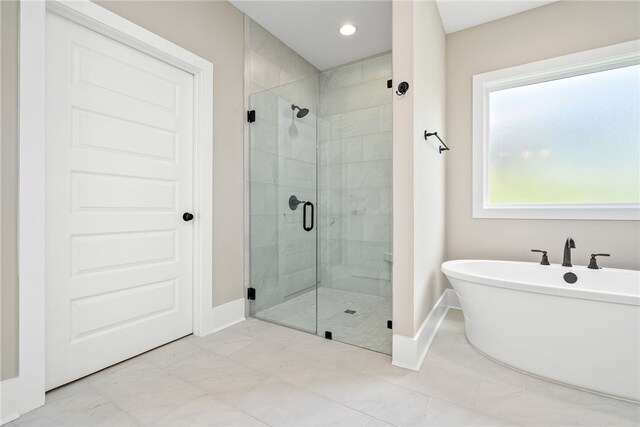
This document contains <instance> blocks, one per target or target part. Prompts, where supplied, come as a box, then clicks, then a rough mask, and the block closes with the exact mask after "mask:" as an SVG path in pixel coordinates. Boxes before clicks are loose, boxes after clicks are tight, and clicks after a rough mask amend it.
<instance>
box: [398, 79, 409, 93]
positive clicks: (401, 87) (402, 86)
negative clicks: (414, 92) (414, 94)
mask: <svg viewBox="0 0 640 427" xmlns="http://www.w3.org/2000/svg"><path fill="white" fill-rule="evenodd" d="M408 90H409V83H407V82H402V83H400V84H399V85H398V90H397V91H396V95H398V96H402V95H404V94H405V93H407V91H408Z"/></svg>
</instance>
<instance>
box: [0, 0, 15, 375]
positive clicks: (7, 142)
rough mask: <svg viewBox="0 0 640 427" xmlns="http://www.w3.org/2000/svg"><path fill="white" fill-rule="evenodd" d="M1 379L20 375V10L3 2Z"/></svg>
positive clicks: (0, 48) (0, 70)
mask: <svg viewBox="0 0 640 427" xmlns="http://www.w3.org/2000/svg"><path fill="white" fill-rule="evenodd" d="M0 9H1V12H0V14H1V23H0V76H1V77H0V93H1V94H2V95H1V96H0V100H1V102H0V137H1V144H0V150H1V153H0V159H1V166H0V171H1V177H0V185H1V188H0V211H1V212H0V379H2V380H5V379H8V378H13V377H15V376H16V375H17V374H18V260H17V247H18V243H17V207H16V205H17V202H18V197H17V193H18V9H19V4H18V2H15V1H0Z"/></svg>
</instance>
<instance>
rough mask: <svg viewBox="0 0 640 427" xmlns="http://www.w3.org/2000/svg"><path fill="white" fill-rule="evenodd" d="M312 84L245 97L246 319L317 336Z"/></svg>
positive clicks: (306, 82) (314, 93) (314, 82)
mask: <svg viewBox="0 0 640 427" xmlns="http://www.w3.org/2000/svg"><path fill="white" fill-rule="evenodd" d="M316 104H317V78H316V77H313V78H310V79H306V80H302V81H297V82H294V83H291V84H288V85H284V86H279V87H277V88H274V89H271V90H266V91H263V92H258V93H255V94H252V95H250V97H249V105H250V110H251V111H255V116H254V117H255V121H253V122H252V123H250V126H249V132H250V135H249V141H250V142H249V161H250V167H249V171H250V172H249V175H250V176H249V180H250V204H251V205H250V212H251V213H250V216H251V219H250V236H251V237H250V247H251V253H250V265H251V268H250V292H251V293H252V294H253V295H252V296H255V299H253V300H251V303H250V306H251V315H252V316H254V317H257V318H260V319H263V320H267V321H270V322H274V323H278V324H282V325H286V326H289V327H293V328H296V329H301V330H304V331H308V332H312V333H316V316H317V233H316V230H317V209H316V202H317V197H316V194H317V185H316V184H317V178H316V176H317V145H316V141H317V135H316V128H317V108H316Z"/></svg>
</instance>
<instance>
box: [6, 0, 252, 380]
mask: <svg viewBox="0 0 640 427" xmlns="http://www.w3.org/2000/svg"><path fill="white" fill-rule="evenodd" d="M97 3H99V4H100V5H101V6H103V7H105V8H107V9H110V10H111V11H113V12H115V13H117V14H119V15H121V16H123V17H125V18H127V19H129V20H130V21H132V22H134V23H136V24H138V25H140V26H142V27H145V28H147V29H148V30H150V31H152V32H154V33H156V34H158V35H160V36H162V37H164V38H166V39H168V40H170V41H172V42H174V43H176V44H178V45H180V46H182V47H184V48H185V49H187V50H190V51H192V52H194V53H196V54H197V55H200V56H202V57H203V58H205V59H207V60H209V61H211V62H212V63H213V70H214V71H213V72H214V77H213V78H214V83H213V90H214V94H215V96H214V102H213V113H214V118H213V120H214V132H213V133H214V135H213V137H214V145H213V156H214V160H213V168H214V170H213V216H214V223H213V233H214V242H213V252H214V253H213V304H214V305H220V304H224V303H226V302H229V301H232V300H235V299H238V298H242V296H243V118H244V112H243V111H244V107H243V84H244V83H243V77H244V50H243V43H244V42H243V35H244V32H243V14H242V13H241V12H240V11H239V10H237V9H236V8H235V7H233V6H231V4H229V3H228V2H223V1H207V2H205V1H158V2H155V1H117V2H115V1H107V2H97ZM0 4H1V5H2V251H1V254H2V266H1V268H2V284H1V288H0V289H1V297H2V330H1V332H2V335H1V337H0V338H1V341H0V344H1V348H2V352H1V357H2V360H1V363H0V365H1V368H2V369H1V372H2V376H1V378H2V379H6V378H11V377H13V376H15V374H16V373H17V355H18V352H17V261H16V247H17V241H16V235H15V232H16V220H17V216H16V207H15V206H16V203H17V167H18V161H17V152H18V142H17V133H16V129H17V107H16V106H17V97H16V91H17V28H18V27H17V19H18V18H17V16H18V15H17V12H16V9H17V7H16V5H15V4H11V3H8V2H5V1H0ZM7 104H8V107H7Z"/></svg>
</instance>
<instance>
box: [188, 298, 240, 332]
mask: <svg viewBox="0 0 640 427" xmlns="http://www.w3.org/2000/svg"><path fill="white" fill-rule="evenodd" d="M244 313H245V300H244V298H239V299H237V300H233V301H231V302H228V303H226V304H221V305H218V306H216V307H213V308H210V309H209V310H207V311H206V313H205V316H204V318H203V324H202V330H201V332H202V333H201V334H199V335H200V336H204V335H208V334H212V333H214V332H218V331H221V330H223V329H225V328H228V327H229V326H231V325H235V324H236V323H239V322H242V321H243V320H245V314H244Z"/></svg>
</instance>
